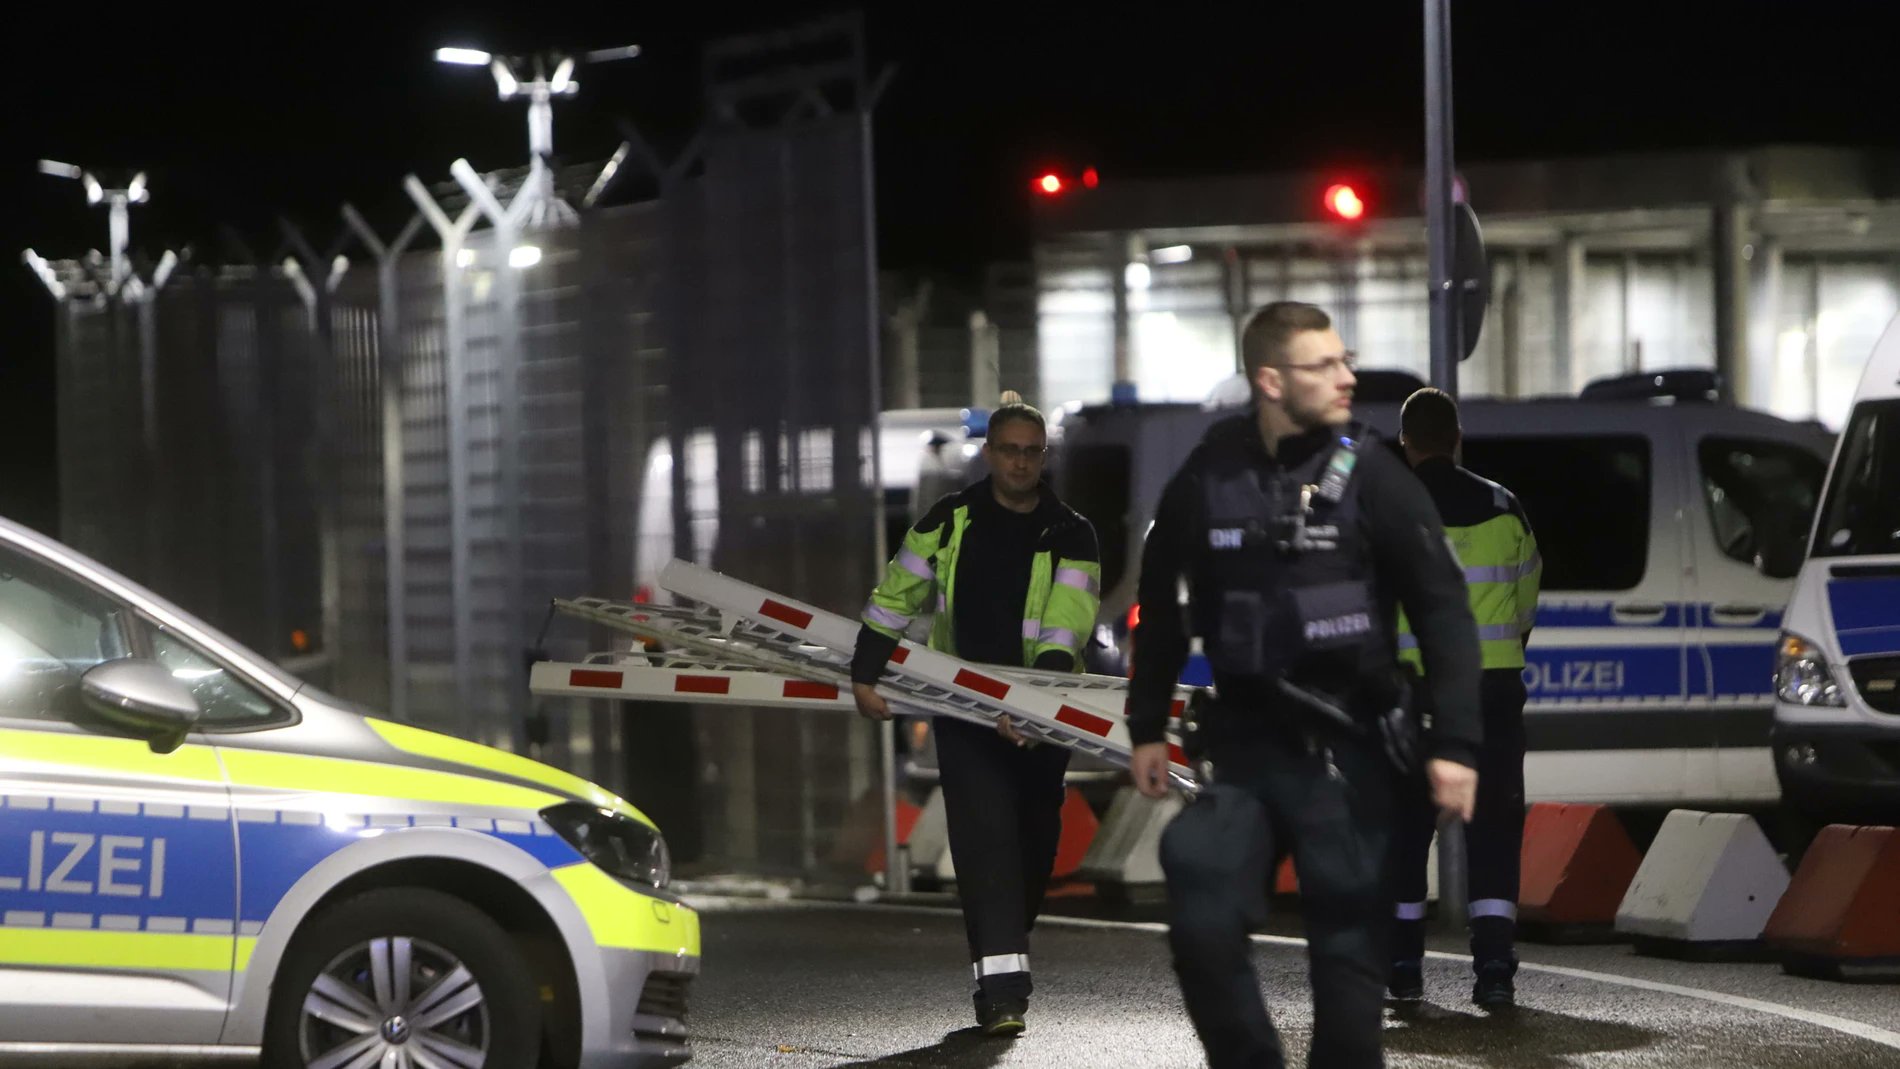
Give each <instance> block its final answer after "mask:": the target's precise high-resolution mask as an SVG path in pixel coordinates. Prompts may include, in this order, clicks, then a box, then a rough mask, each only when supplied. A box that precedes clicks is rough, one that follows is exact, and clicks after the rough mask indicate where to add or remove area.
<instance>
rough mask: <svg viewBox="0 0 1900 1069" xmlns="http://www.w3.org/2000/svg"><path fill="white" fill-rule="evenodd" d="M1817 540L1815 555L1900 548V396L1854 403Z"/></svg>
mask: <svg viewBox="0 0 1900 1069" xmlns="http://www.w3.org/2000/svg"><path fill="white" fill-rule="evenodd" d="M1814 541H1815V545H1814V548H1813V550H1812V555H1813V556H1816V557H1855V556H1861V555H1864V554H1870V553H1900V399H1896V400H1890V401H1862V402H1861V403H1860V404H1858V405H1855V406H1854V413H1853V415H1852V416H1849V417H1848V420H1847V430H1846V431H1845V432H1844V433H1843V434H1842V435H1841V452H1840V460H1839V463H1838V466H1837V467H1836V468H1835V471H1834V478H1833V481H1832V482H1830V483H1829V484H1828V488H1827V501H1826V503H1825V504H1823V505H1822V508H1821V526H1820V527H1819V528H1818V529H1817V530H1816V532H1815V539H1814Z"/></svg>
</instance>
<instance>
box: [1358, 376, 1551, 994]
mask: <svg viewBox="0 0 1900 1069" xmlns="http://www.w3.org/2000/svg"><path fill="white" fill-rule="evenodd" d="M1461 440H1462V432H1461V430H1460V428H1459V426H1458V404H1457V402H1455V401H1453V400H1452V399H1451V396H1450V395H1449V394H1446V393H1445V392H1444V391H1442V390H1435V389H1431V388H1429V387H1427V388H1426V389H1423V390H1420V391H1418V392H1417V393H1414V394H1413V395H1412V396H1411V397H1409V398H1407V399H1406V401H1405V406H1404V408H1403V409H1401V411H1400V415H1399V444H1400V446H1401V447H1403V448H1404V450H1405V458H1406V461H1407V462H1408V463H1409V464H1411V465H1412V470H1413V472H1415V473H1416V474H1417V475H1418V478H1419V481H1420V482H1422V483H1424V484H1425V489H1426V492H1428V493H1430V494H1431V495H1432V502H1433V504H1435V505H1436V506H1437V507H1438V514H1439V517H1440V518H1441V519H1442V520H1444V522H1445V532H1446V533H1447V534H1448V535H1449V536H1450V537H1451V542H1452V546H1453V548H1454V549H1456V550H1457V553H1458V560H1459V562H1460V563H1461V564H1462V565H1463V566H1464V572H1465V585H1466V587H1467V588H1468V589H1469V590H1470V599H1471V614H1472V616H1473V617H1474V618H1475V619H1476V621H1477V625H1478V648H1479V651H1480V657H1481V660H1482V663H1483V665H1484V674H1483V681H1482V682H1481V684H1480V686H1479V706H1480V708H1481V709H1482V711H1483V717H1484V744H1483V746H1481V747H1480V748H1479V750H1478V801H1477V807H1476V810H1475V813H1474V815H1473V817H1472V819H1471V826H1470V828H1469V829H1468V834H1467V835H1466V838H1465V860H1466V866H1467V887H1468V888H1469V890H1470V893H1471V902H1470V905H1469V907H1468V908H1467V913H1466V916H1467V923H1468V924H1469V927H1470V932H1471V965H1472V970H1473V972H1474V973H1475V979H1474V980H1473V982H1472V990H1471V1000H1472V1001H1473V1002H1476V1003H1477V1004H1478V1005H1480V1006H1487V1007H1498V1006H1508V1005H1510V1004H1511V1003H1512V1002H1514V1001H1515V999H1516V993H1515V985H1514V981H1513V979H1512V978H1513V977H1514V976H1515V975H1516V974H1517V953H1516V949H1515V944H1516V937H1517V891H1518V854H1519V850H1520V849H1521V847H1522V844H1523V839H1524V647H1525V644H1526V643H1528V642H1529V641H1530V637H1531V626H1532V625H1533V624H1534V623H1535V622H1536V620H1537V587H1538V583H1539V581H1540V579H1541V578H1542V576H1543V558H1542V557H1540V556H1539V555H1538V552H1537V538H1536V537H1535V536H1534V535H1533V534H1532V533H1531V521H1530V518H1529V517H1528V516H1526V515H1525V514H1524V507H1523V506H1522V505H1520V504H1518V501H1517V497H1516V496H1515V495H1513V494H1512V493H1511V492H1510V491H1509V490H1507V489H1505V488H1504V487H1502V486H1499V485H1498V484H1497V483H1494V482H1491V481H1490V480H1488V479H1482V478H1479V477H1478V476H1476V475H1473V474H1472V473H1471V472H1469V471H1466V470H1465V469H1464V468H1463V467H1461V466H1460V465H1459V464H1458V462H1457V461H1456V460H1455V459H1454V457H1455V456H1456V455H1457V452H1458V447H1459V444H1460V442H1461ZM1399 659H1400V660H1401V661H1403V662H1404V663H1405V664H1406V665H1407V666H1408V667H1409V668H1410V669H1411V670H1413V671H1414V672H1421V671H1423V665H1422V664H1421V662H1420V659H1419V655H1418V640H1417V638H1416V637H1415V636H1414V635H1413V634H1412V633H1411V627H1410V622H1409V621H1408V620H1406V618H1405V616H1404V614H1402V613H1401V614H1400V617H1399ZM1421 712H1426V713H1429V712H1430V710H1429V709H1421ZM1408 793H1409V794H1411V795H1412V798H1411V799H1410V801H1408V802H1402V803H1401V805H1400V809H1401V812H1406V811H1408V810H1409V812H1410V814H1411V816H1412V819H1411V820H1410V821H1409V822H1405V823H1403V824H1402V826H1401V830H1400V831H1399V833H1398V835H1397V836H1396V837H1395V841H1394V844H1393V850H1394V852H1393V865H1394V881H1395V883H1396V884H1397V887H1396V893H1397V905H1396V907H1395V908H1394V914H1395V916H1396V918H1397V923H1396V930H1395V933H1394V937H1393V942H1392V973H1391V977H1390V978H1389V980H1388V986H1389V988H1390V990H1391V992H1392V997H1394V998H1397V999H1403V1000H1411V999H1418V998H1423V997H1424V994H1425V985H1424V957H1425V891H1426V887H1425V882H1426V872H1425V869H1426V866H1427V864H1428V863H1429V862H1428V858H1429V856H1430V850H1431V841H1432V807H1431V806H1430V805H1429V804H1428V803H1427V802H1426V799H1425V797H1424V790H1423V786H1422V785H1416V784H1415V785H1413V786H1412V787H1411V788H1410V789H1409V790H1408Z"/></svg>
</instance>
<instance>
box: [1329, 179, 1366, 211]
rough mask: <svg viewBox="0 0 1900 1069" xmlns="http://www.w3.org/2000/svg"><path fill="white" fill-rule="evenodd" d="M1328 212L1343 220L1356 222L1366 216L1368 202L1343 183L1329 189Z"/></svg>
mask: <svg viewBox="0 0 1900 1069" xmlns="http://www.w3.org/2000/svg"><path fill="white" fill-rule="evenodd" d="M1326 210H1327V211H1329V212H1332V213H1333V214H1334V215H1337V216H1338V217H1340V218H1341V219H1347V220H1356V219H1358V218H1360V217H1361V216H1363V215H1365V214H1366V202H1365V201H1363V200H1361V199H1360V198H1359V192H1358V191H1357V190H1355V189H1353V188H1352V187H1351V186H1349V185H1346V184H1345V183H1343V182H1341V183H1339V184H1337V185H1334V186H1330V187H1328V188H1327V190H1326Z"/></svg>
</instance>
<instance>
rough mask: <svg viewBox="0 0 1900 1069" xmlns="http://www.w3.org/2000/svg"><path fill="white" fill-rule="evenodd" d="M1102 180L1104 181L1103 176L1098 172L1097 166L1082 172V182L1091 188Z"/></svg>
mask: <svg viewBox="0 0 1900 1069" xmlns="http://www.w3.org/2000/svg"><path fill="white" fill-rule="evenodd" d="M1101 181H1102V176H1101V175H1099V174H1096V173H1095V168H1093V167H1091V168H1089V169H1088V170H1086V171H1083V172H1082V184H1083V185H1085V186H1087V187H1089V188H1090V189H1094V188H1095V187H1096V185H1098V184H1099V183H1100V182H1101Z"/></svg>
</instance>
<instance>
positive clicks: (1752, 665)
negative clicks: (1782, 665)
mask: <svg viewBox="0 0 1900 1069" xmlns="http://www.w3.org/2000/svg"><path fill="white" fill-rule="evenodd" d="M1708 652H1709V666H1710V667H1711V668H1713V669H1714V676H1715V678H1714V680H1713V686H1710V687H1704V688H1699V689H1698V690H1697V693H1704V694H1713V695H1714V696H1715V697H1717V698H1735V697H1756V696H1760V697H1764V698H1765V697H1767V696H1768V695H1770V694H1773V693H1774V689H1775V644H1774V643H1772V642H1767V643H1761V644H1758V645H1750V646H1709V647H1708ZM1700 659H1701V658H1697V657H1692V658H1690V660H1691V661H1692V662H1694V661H1698V660H1700Z"/></svg>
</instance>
